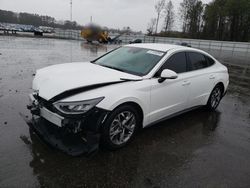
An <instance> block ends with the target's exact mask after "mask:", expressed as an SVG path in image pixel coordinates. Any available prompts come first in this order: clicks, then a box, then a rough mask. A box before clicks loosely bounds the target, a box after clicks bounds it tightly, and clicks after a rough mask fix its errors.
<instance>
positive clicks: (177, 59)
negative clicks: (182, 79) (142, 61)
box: [157, 52, 187, 76]
mask: <svg viewBox="0 0 250 188" xmlns="http://www.w3.org/2000/svg"><path fill="white" fill-rule="evenodd" d="M164 69H170V70H172V71H174V72H176V73H177V74H178V73H183V72H187V59H186V53H185V52H178V53H176V54H174V55H172V56H171V57H170V58H169V59H168V60H167V61H166V62H165V63H164V64H163V65H162V67H161V68H160V70H159V71H158V72H157V76H160V74H161V72H162V71H163V70H164Z"/></svg>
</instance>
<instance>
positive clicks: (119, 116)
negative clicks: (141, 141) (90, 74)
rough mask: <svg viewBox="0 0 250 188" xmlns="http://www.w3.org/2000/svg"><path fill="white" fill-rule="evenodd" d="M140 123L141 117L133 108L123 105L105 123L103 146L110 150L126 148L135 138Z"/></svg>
mask: <svg viewBox="0 0 250 188" xmlns="http://www.w3.org/2000/svg"><path fill="white" fill-rule="evenodd" d="M126 118H127V120H126ZM140 122H141V120H140V116H139V114H138V112H137V111H136V109H135V108H133V107H132V106H130V105H122V106H120V107H118V108H116V109H114V110H113V111H112V112H111V114H110V115H109V117H108V118H107V120H106V122H105V123H104V126H103V129H102V135H101V141H102V142H101V144H102V145H103V146H104V147H105V148H107V149H109V150H116V149H119V148H122V147H124V146H125V145H127V144H128V143H129V142H130V141H131V139H132V138H133V137H134V135H135V132H136V130H137V128H138V127H139V123H140Z"/></svg>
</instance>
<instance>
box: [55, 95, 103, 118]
mask: <svg viewBox="0 0 250 188" xmlns="http://www.w3.org/2000/svg"><path fill="white" fill-rule="evenodd" d="M103 99H104V97H100V98H96V99H90V100H85V101H79V102H56V103H54V106H55V107H56V109H57V110H59V111H60V112H62V113H64V114H84V113H86V112H87V111H89V110H90V109H92V108H93V107H95V106H96V105H97V104H98V103H99V102H101V101H102V100H103Z"/></svg>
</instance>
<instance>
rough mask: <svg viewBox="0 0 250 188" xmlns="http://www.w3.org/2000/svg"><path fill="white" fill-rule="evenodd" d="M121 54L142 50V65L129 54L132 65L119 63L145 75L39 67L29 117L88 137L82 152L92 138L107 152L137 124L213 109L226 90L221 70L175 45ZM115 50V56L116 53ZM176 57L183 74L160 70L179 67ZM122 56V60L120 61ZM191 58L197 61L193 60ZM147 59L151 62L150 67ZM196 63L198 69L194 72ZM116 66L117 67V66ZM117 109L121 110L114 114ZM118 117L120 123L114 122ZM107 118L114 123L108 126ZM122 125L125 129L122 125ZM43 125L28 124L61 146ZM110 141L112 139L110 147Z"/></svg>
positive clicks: (90, 65)
mask: <svg viewBox="0 0 250 188" xmlns="http://www.w3.org/2000/svg"><path fill="white" fill-rule="evenodd" d="M126 50H127V51H128V53H131V54H134V53H137V52H134V51H140V50H141V51H143V52H142V54H140V58H142V59H144V61H145V62H144V61H143V60H141V59H140V60H139V61H138V56H137V55H138V54H137V55H134V56H136V58H137V60H136V62H137V63H135V60H134V61H132V63H131V60H126V61H124V62H129V63H127V64H126V66H127V67H129V66H130V68H131V69H132V70H133V71H138V70H137V69H136V67H137V66H138V62H139V67H140V66H143V70H144V71H145V69H144V68H145V67H146V68H148V67H149V66H151V67H150V69H149V70H148V72H147V73H145V72H143V73H144V74H140V75H141V76H138V74H135V73H134V74H133V73H131V72H129V73H127V72H126V71H125V72H124V70H121V69H118V68H117V67H116V69H115V67H110V66H109V68H108V67H106V66H105V65H101V64H97V63H96V62H78V63H68V64H60V65H53V66H49V67H46V68H42V69H40V70H38V71H37V72H36V75H35V78H34V81H33V86H32V88H33V90H34V94H31V95H30V99H31V104H30V105H28V109H30V111H31V113H32V114H33V115H34V116H38V117H39V119H40V118H41V117H42V119H46V120H47V121H49V122H50V123H52V124H54V125H55V126H54V127H57V128H59V129H60V130H64V129H65V128H66V129H70V132H73V133H74V134H75V133H77V134H78V133H82V132H84V131H85V132H87V133H88V134H89V135H90V136H87V137H86V138H84V139H83V140H85V141H86V143H87V145H88V144H89V145H88V147H87V148H88V149H89V148H95V149H96V148H97V147H96V146H95V147H92V146H93V143H99V139H98V138H99V137H100V136H98V135H104V136H103V138H104V137H105V139H106V141H105V143H108V144H107V145H108V147H109V148H112V149H116V148H118V147H121V146H123V145H124V144H125V143H126V142H128V140H130V138H131V137H132V135H134V132H135V131H134V130H135V128H134V127H136V126H138V124H140V127H143V128H144V127H146V126H149V125H152V124H155V123H157V122H159V121H162V120H164V119H166V118H169V117H172V116H174V115H177V114H180V113H183V112H186V111H188V110H191V109H193V108H195V107H200V106H205V105H207V106H208V104H210V106H211V107H213V106H214V107H213V109H215V108H216V107H217V106H218V104H219V102H220V100H221V98H222V97H223V96H224V95H225V93H226V91H227V88H228V84H229V75H228V70H227V68H226V67H225V66H224V65H222V64H221V63H219V62H218V61H217V60H216V59H214V58H213V57H212V56H211V55H209V54H208V53H206V52H204V51H201V50H198V49H194V48H189V47H183V46H177V45H169V44H143V43H142V44H130V45H126V46H125V47H122V48H121V49H120V53H125V51H126ZM130 50H131V51H130ZM117 51H118V52H119V49H118V50H117ZM117 51H116V50H115V51H114V52H111V55H110V56H111V58H114V55H112V53H113V54H114V53H118V52H117ZM129 51H130V52H129ZM141 51H140V52H139V53H141ZM107 56H108V53H107V54H106V55H104V56H103V57H101V58H100V59H101V61H104V60H103V59H105V57H106V58H107ZM110 56H109V57H110ZM132 56H133V55H132ZM156 56H160V57H156ZM180 56H182V58H184V61H185V71H183V72H181V71H179V73H178V74H177V73H176V72H178V71H177V69H176V72H174V71H173V70H170V68H168V69H166V68H165V67H166V66H167V67H168V66H169V62H171V61H172V66H177V64H178V63H181V61H180V60H178V61H177V60H176V59H178V58H179V57H180ZM123 57H124V58H125V59H126V56H123ZM129 57H130V56H129ZM177 57H178V58H177ZM197 57H200V58H201V59H202V60H201V59H200V60H199V58H198V60H197ZM115 58H117V59H115V60H113V62H114V63H116V62H117V61H120V60H122V61H121V62H123V59H121V58H120V54H119V53H118V55H116V56H115ZM145 58H146V59H145ZM151 58H153V59H151ZM174 58H175V63H173V62H174V61H173V59H174ZM195 58H196V60H194V59H195ZM98 59H99V58H98ZM98 59H97V60H96V61H97V62H98ZM153 60H154V63H151V62H152V61H153ZM156 60H157V61H156ZM141 61H143V62H142V63H141ZM107 62H110V60H107ZM146 62H147V63H146ZM202 63H203V64H204V68H203V67H202V68H200V67H199V66H201V65H202ZM117 64H119V63H117ZM119 65H121V66H122V67H123V63H121V64H119ZM126 66H124V67H126ZM178 66H183V64H179V65H178ZM197 66H198V68H197ZM137 68H138V67H137ZM172 69H174V68H172ZM195 69H198V70H195ZM140 70H141V69H140ZM140 70H139V71H140ZM127 71H128V70H127ZM158 74H160V75H158ZM122 108H126V109H124V111H123V112H119V113H120V114H118V115H116V113H118V111H119V110H120V109H122ZM211 109H212V108H211ZM124 114H125V115H126V116H125V115H124ZM120 115H121V116H122V117H123V120H121V119H122V118H121V117H118V116H120ZM34 116H33V117H34ZM113 116H114V117H115V118H114V119H113V120H112V121H111V120H110V119H112V118H113ZM106 122H109V123H106ZM110 122H111V123H110ZM117 122H119V123H118V124H117ZM128 122H129V123H130V125H126V124H127V123H128ZM115 123H116V125H114V124H115ZM107 124H108V125H107ZM47 126H49V125H43V126H40V125H39V126H35V125H34V128H35V130H36V132H37V133H38V134H40V135H45V138H44V139H45V140H46V141H47V142H49V143H52V144H53V145H55V146H58V145H62V143H53V142H54V141H57V140H58V139H50V136H48V134H49V132H50V131H47V130H46V129H47ZM108 126H111V127H108ZM112 126H116V128H115V129H114V128H112ZM128 126H131V127H128ZM137 128H138V127H137ZM59 129H58V130H56V132H58V131H59ZM104 129H105V130H104ZM103 130H104V131H103ZM106 130H107V131H108V133H107V131H106ZM105 131H106V132H105ZM93 133H94V134H93ZM118 134H119V135H118ZM62 135H64V134H62ZM96 135H97V136H96ZM107 135H108V136H107ZM113 135H115V136H116V137H114V136H113ZM52 136H53V135H52ZM63 137H64V136H63ZM111 137H112V138H115V140H112V142H111V139H112V138H111ZM81 139H82V136H81ZM93 139H94V140H95V141H93ZM90 145H91V146H90ZM61 150H64V149H62V148H61ZM93 150H94V149H93ZM67 151H68V150H67ZM91 151H92V149H91ZM78 153H79V152H74V153H73V154H74V155H75V154H78ZM70 154H72V153H70Z"/></svg>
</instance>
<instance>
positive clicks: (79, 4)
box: [0, 0, 211, 32]
mask: <svg viewBox="0 0 250 188" xmlns="http://www.w3.org/2000/svg"><path fill="white" fill-rule="evenodd" d="M72 1H73V20H75V21H77V22H78V23H79V24H81V25H85V24H87V23H89V22H90V16H92V17H93V22H95V23H97V24H100V25H102V26H107V27H110V28H120V29H121V28H122V27H124V26H129V27H131V28H132V29H133V30H136V31H143V32H145V31H146V29H147V26H148V23H149V21H150V19H151V18H153V17H156V13H155V11H154V4H155V3H156V1H157V0H72ZM181 1H182V0H172V2H173V4H174V7H175V9H176V20H178V18H179V17H178V11H177V10H178V7H179V4H180V2H181ZM210 1H211V0H203V2H204V3H208V2H210ZM0 9H3V10H11V11H15V12H28V13H37V14H41V15H48V16H52V17H55V18H56V19H57V20H69V19H70V0H0ZM179 23H180V22H178V21H176V22H175V25H174V28H175V29H179V28H180V24H179ZM160 27H161V25H160Z"/></svg>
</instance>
